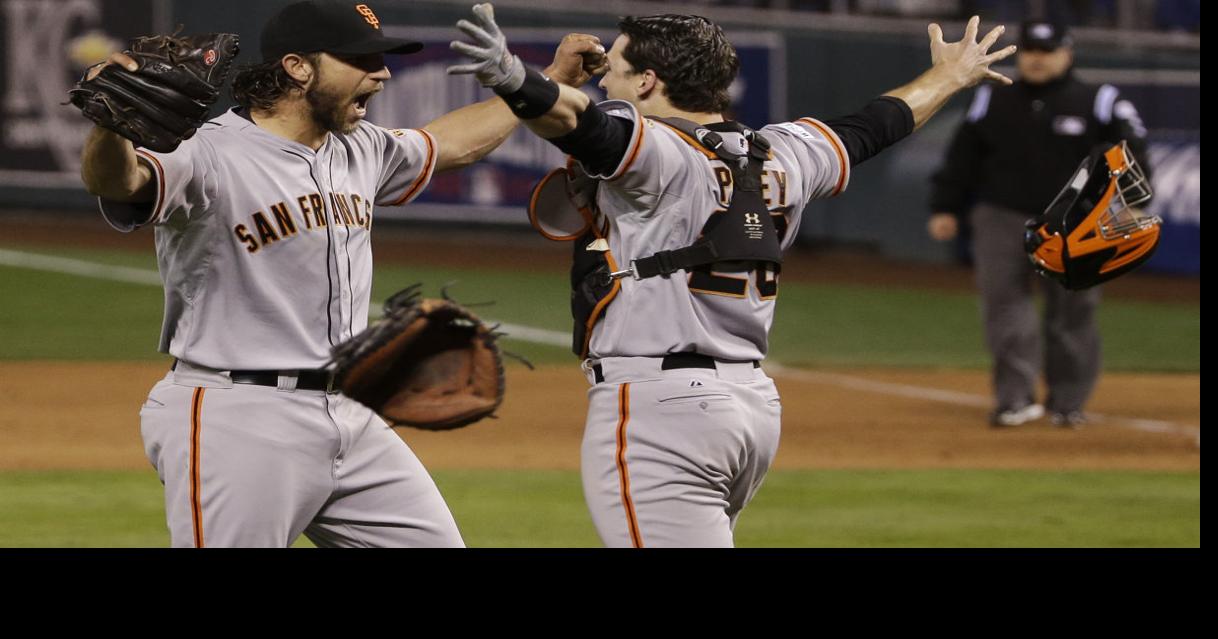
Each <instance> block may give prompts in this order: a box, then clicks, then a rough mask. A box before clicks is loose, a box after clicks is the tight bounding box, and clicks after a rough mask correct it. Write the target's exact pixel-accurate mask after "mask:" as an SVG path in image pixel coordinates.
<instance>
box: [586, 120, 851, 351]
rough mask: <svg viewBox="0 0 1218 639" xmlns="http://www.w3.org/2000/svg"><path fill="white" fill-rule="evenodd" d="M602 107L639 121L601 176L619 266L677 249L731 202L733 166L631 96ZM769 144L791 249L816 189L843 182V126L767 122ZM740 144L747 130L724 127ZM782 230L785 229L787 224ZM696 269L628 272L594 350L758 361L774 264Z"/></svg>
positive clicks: (771, 177)
mask: <svg viewBox="0 0 1218 639" xmlns="http://www.w3.org/2000/svg"><path fill="white" fill-rule="evenodd" d="M599 108H602V109H604V110H606V111H607V112H608V113H610V114H611V115H613V116H616V117H621V118H626V119H629V120H630V121H632V122H633V124H634V131H633V133H632V138H631V139H632V142H631V145H630V147H629V148H628V149H627V151H626V154H625V155H624V156H623V159H622V162H621V164H620V165H619V166H618V167H617V168H616V169H615V170H614V171H613V173H611V174H609V175H594V176H593V177H596V178H599V179H600V180H601V185H600V188H599V189H598V191H597V205H598V209H599V210H600V211H601V213H603V214H605V215H606V216H608V217H609V218H610V219H611V220H612V222H611V224H610V233H609V247H610V250H611V251H612V252H613V255H614V257H615V258H616V259H617V261H618V262H619V264H621V265H622V267H623V268H624V267H625V265H626V264H627V263H629V261H630V260H631V259H636V258H642V257H647V256H649V255H652V254H654V253H655V252H656V251H660V250H664V249H677V248H681V247H684V246H688V245H690V244H692V243H693V242H694V241H695V240H697V239H698V236H699V235H700V233H701V231H702V227H703V225H704V224H705V223H706V220H707V219H708V218H709V217H710V216H711V215H714V214H715V213H716V212H717V211H722V210H724V209H726V208H727V205H728V203H729V202H730V201H731V197H732V185H731V172H730V171H729V170H728V168H727V166H726V165H725V164H723V162H722V161H721V160H719V159H718V158H716V157H715V156H714V155H713V154H711V153H710V152H709V151H706V150H705V149H704V148H703V147H702V146H701V145H700V144H699V143H698V142H697V141H695V140H692V139H689V138H687V137H686V136H685V134H683V133H681V132H679V131H677V130H676V129H674V128H672V127H670V126H668V125H666V124H664V123H662V122H657V121H655V120H650V119H646V118H641V117H639V114H638V111H637V110H635V108H634V107H633V106H631V105H630V103H628V102H623V101H610V102H606V103H602V104H601V105H600V106H599ZM761 132H762V134H763V135H764V136H765V137H766V139H767V140H769V141H770V143H771V145H772V156H773V157H772V158H771V159H770V160H769V161H767V162H766V163H765V171H764V173H763V175H762V196H763V197H764V199H765V201H766V205H767V206H768V207H769V209H770V211H772V212H774V213H781V214H782V215H783V216H784V217H785V220H786V223H785V225H784V226H785V233H783V236H782V238H781V245H782V248H783V249H784V250H785V249H786V248H788V247H789V246H790V245H791V244H792V242H794V239H795V235H796V233H797V232H798V230H799V222H800V216H801V214H802V211H803V209H804V207H805V206H806V205H807V203H808V201H809V200H812V199H814V198H820V197H828V196H831V195H836V194H837V193H840V192H841V191H842V190H843V189H845V188H846V184H847V182H848V181H849V177H850V163H849V161H848V159H847V157H846V153H845V147H844V146H842V143H841V141H840V140H838V139H837V136H836V135H834V133H833V132H832V131H831V130H830V129H829V128H828V127H826V126H825V125H824V124H821V123H820V122H819V121H817V120H813V119H812V118H803V119H801V120H798V121H796V122H788V123H782V124H771V125H769V126H766V127H764V128H762V129H761ZM722 135H723V137H724V138H725V143H726V144H729V145H736V146H737V147H739V148H740V149H741V152H743V151H744V150H745V148H746V147H745V146H744V145H745V144H746V143H745V141H744V138H743V136H741V135H740V134H738V133H722ZM780 230H781V229H780ZM760 278H765V280H767V281H759V276H758V275H756V274H751V275H749V276H747V277H745V276H744V275H743V274H739V273H731V274H713V275H712V276H711V277H709V278H708V277H705V276H704V275H700V274H685V273H682V274H680V275H674V276H672V277H667V278H665V277H653V278H649V279H645V280H637V281H636V280H634V279H632V278H625V279H623V280H622V288H621V292H620V293H619V298H618V299H617V300H615V301H614V302H613V303H612V304H610V305H609V307H608V309H607V311H606V314H605V317H604V319H603V320H602V321H600V322H599V323H598V324H597V326H596V329H595V331H594V333H593V335H592V341H591V346H590V354H591V356H592V357H609V356H619V357H620V356H655V355H663V354H664V353H677V352H689V351H694V352H698V353H701V354H703V355H710V356H712V357H717V358H721V359H729V360H757V359H762V358H764V357H765V355H766V352H767V335H768V334H769V330H770V326H771V324H772V323H773V321H774V299H775V296H774V295H773V291H774V289H775V288H776V285H777V282H776V281H775V279H776V278H775V276H774V274H773V273H767V274H762V275H761V276H760Z"/></svg>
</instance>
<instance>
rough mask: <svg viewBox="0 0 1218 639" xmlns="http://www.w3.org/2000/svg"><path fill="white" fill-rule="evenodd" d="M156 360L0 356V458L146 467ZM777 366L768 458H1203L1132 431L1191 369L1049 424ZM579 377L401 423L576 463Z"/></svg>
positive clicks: (457, 458) (469, 442)
mask: <svg viewBox="0 0 1218 639" xmlns="http://www.w3.org/2000/svg"><path fill="white" fill-rule="evenodd" d="M164 371H165V365H164V364H163V363H160V362H138V363H97V362H0V379H3V380H5V382H4V383H3V384H0V470H9V469H75V468H88V469H96V468H133V469H139V468H148V462H147V460H146V459H145V458H144V455H143V450H142V447H141V444H140V435H139V416H138V411H139V407H140V405H141V404H142V403H143V399H144V397H145V395H146V394H147V391H148V389H149V388H150V387H151V386H152V384H153V383H154V382H155V381H156V380H158V379H159V378H160V377H161V376H162V375H163V374H164ZM843 375H844V376H848V379H846V378H843V377H842V376H843ZM776 379H777V381H778V385H779V389H780V391H781V392H782V394H783V405H784V411H783V412H784V418H783V438H782V444H781V446H780V450H779V454H778V459H777V460H776V462H775V468H1028V469H1051V470H1063V469H1136V470H1190V471H1199V470H1200V469H1201V450H1200V447H1199V443H1198V440H1195V439H1194V438H1193V437H1191V436H1188V435H1185V434H1181V433H1179V432H1146V431H1142V430H1137V429H1136V428H1135V426H1137V425H1138V423H1136V422H1133V421H1131V419H1132V418H1145V419H1154V420H1159V421H1158V422H1155V423H1160V422H1170V423H1172V424H1174V425H1176V426H1179V427H1188V428H1194V429H1199V427H1200V416H1201V406H1200V401H1201V400H1200V397H1201V376H1200V375H1196V374H1194V375H1132V374H1110V375H1106V376H1105V377H1104V378H1103V379H1102V380H1101V382H1100V386H1099V389H1098V391H1097V393H1096V397H1095V399H1094V400H1093V402H1092V403H1091V408H1092V409H1093V410H1095V411H1096V412H1099V413H1103V414H1105V415H1113V416H1120V418H1119V419H1117V418H1111V419H1105V420H1100V421H1097V422H1096V423H1093V424H1091V425H1088V426H1087V427H1086V428H1083V429H1081V430H1078V431H1070V430H1062V429H1057V428H1054V427H1052V426H1050V425H1048V424H1047V423H1039V424H1029V425H1026V426H1022V427H1019V428H1013V429H1006V430H994V429H990V428H988V427H987V426H986V425H985V409H984V408H981V407H961V406H960V405H956V404H951V403H944V402H942V401H934V400H931V399H926V398H916V397H907V396H900V395H895V394H892V393H889V392H886V391H883V390H876V389H863V390H859V389H852V388H849V387H848V386H850V385H852V384H853V385H857V384H854V383H853V382H854V381H857V380H860V379H861V380H867V381H870V382H880V383H887V384H903V385H907V386H906V387H908V386H913V387H917V388H927V389H934V390H943V391H951V392H956V393H969V394H975V395H977V396H980V397H984V396H985V394H986V388H987V382H986V379H985V375H984V374H983V373H981V372H971V371H963V372H962V371H934V370H852V371H842V372H838V373H826V372H824V371H820V372H817V374H816V377H815V379H805V378H804V376H801V375H800V374H799V373H792V374H790V375H777V376H776ZM586 389H587V383H586V382H585V381H584V379H583V377H582V375H581V374H580V373H579V371H578V370H577V368H576V367H575V366H573V365H572V366H550V367H543V368H541V369H539V370H537V371H532V372H530V371H528V370H525V369H524V368H522V367H512V368H510V369H509V375H508V396H507V401H506V402H505V404H504V407H503V409H502V411H501V414H500V418H499V419H498V420H496V421H489V422H484V423H481V424H476V425H474V426H472V427H470V428H466V429H463V430H460V431H454V432H448V433H425V432H421V431H415V430H409V429H401V430H400V431H399V432H400V433H401V434H402V435H403V436H404V438H405V439H406V441H407V442H409V443H410V445H411V446H412V447H413V448H414V449H415V450H416V451H417V452H418V454H419V456H420V457H421V458H422V459H423V462H424V463H425V464H426V465H427V466H429V467H432V468H505V469H506V468H555V469H574V468H577V467H578V464H579V444H580V436H581V430H582V425H583V416H584V410H585V408H586V406H587V404H586V400H585V394H584V392H585V390H586ZM915 394H916V393H915ZM539 407H545V409H544V410H539ZM256 426H257V425H256V424H251V427H256Z"/></svg>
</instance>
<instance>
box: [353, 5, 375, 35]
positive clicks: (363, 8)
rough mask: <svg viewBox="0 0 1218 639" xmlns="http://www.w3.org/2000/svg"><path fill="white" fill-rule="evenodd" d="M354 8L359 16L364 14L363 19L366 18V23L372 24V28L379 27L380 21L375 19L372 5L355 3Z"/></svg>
mask: <svg viewBox="0 0 1218 639" xmlns="http://www.w3.org/2000/svg"><path fill="white" fill-rule="evenodd" d="M355 10H356V11H358V12H359V14H360V15H361V16H364V20H366V21H367V22H368V24H370V25H372V28H373V29H380V28H381V21H380V20H378V19H377V17H376V14H375V13H372V7H369V6H368V5H366V4H357V5H355Z"/></svg>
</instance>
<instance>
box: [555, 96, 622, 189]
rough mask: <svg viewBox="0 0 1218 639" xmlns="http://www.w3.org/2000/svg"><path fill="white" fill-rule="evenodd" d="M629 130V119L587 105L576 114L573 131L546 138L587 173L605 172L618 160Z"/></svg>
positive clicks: (617, 162)
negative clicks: (572, 158) (582, 110)
mask: <svg viewBox="0 0 1218 639" xmlns="http://www.w3.org/2000/svg"><path fill="white" fill-rule="evenodd" d="M633 129H634V125H633V123H632V122H630V121H629V120H625V119H623V118H615V117H613V116H611V115H608V114H606V113H605V112H604V111H601V110H600V109H598V108H596V105H594V104H590V105H588V108H587V109H584V112H583V113H581V114H580V115H579V120H578V121H577V123H576V125H575V129H574V130H572V131H571V132H570V133H567V134H566V135H562V136H559V137H556V138H550V139H549V140H548V141H549V142H550V144H553V145H554V146H556V147H558V148H559V149H561V150H562V151H563V153H566V154H568V155H571V156H573V157H574V158H575V159H576V160H579V163H580V164H582V165H583V166H584V169H586V170H587V171H588V172H589V173H593V174H599V175H608V174H610V173H612V172H613V170H614V169H616V168H617V167H618V165H619V164H621V163H622V158H623V157H624V156H625V155H626V148H627V147H628V146H629V145H630V133H631V131H632V130H633Z"/></svg>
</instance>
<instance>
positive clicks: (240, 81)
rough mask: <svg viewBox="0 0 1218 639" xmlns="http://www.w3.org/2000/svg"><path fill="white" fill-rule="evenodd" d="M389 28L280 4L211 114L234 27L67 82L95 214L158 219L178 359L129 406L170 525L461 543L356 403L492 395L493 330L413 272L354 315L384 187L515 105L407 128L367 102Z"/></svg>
mask: <svg viewBox="0 0 1218 639" xmlns="http://www.w3.org/2000/svg"><path fill="white" fill-rule="evenodd" d="M381 27H382V25H381V22H380V20H379V18H378V17H377V15H376V13H375V11H374V9H373V8H372V7H370V6H369V5H368V4H363V3H361V4H351V3H337V2H324V1H320V0H315V1H306V2H297V3H295V4H291V5H288V6H287V7H285V8H283V9H282V10H281V11H279V12H278V13H277V14H276V15H275V16H273V17H272V18H271V19H270V21H269V22H268V23H267V25H266V27H265V28H264V30H263V32H262V37H261V40H260V44H261V51H260V53H261V61H260V62H257V63H254V64H251V65H248V66H245V67H243V68H241V69H240V70H239V71H238V72H237V73H236V74H235V75H234V77H233V80H232V95H233V98H234V99H235V101H236V102H237V103H238V104H239V105H240V106H238V107H237V108H234V109H232V110H230V111H227V112H225V113H223V114H222V115H220V116H219V117H216V118H213V119H210V120H207V119H206V117H207V115H206V111H207V109H208V108H210V106H211V104H212V102H211V101H212V100H214V98H215V97H216V96H217V95H218V92H219V90H220V87H221V84H222V83H223V81H224V76H225V71H224V70H225V69H226V68H227V67H228V65H229V64H230V63H231V61H232V56H233V55H234V54H235V52H236V40H235V38H233V37H231V36H224V35H212V36H198V37H195V38H178V37H166V38H148V39H141V40H139V41H137V42H136V43H135V44H134V45H133V46H132V48H131V49H130V50H129V51H126V52H124V54H122V55H115V56H112V57H111V58H110V61H109V62H110V64H107V65H103V66H101V67H98V68H95V69H93V70H92V71H91V72H90V73H89V74H88V76H87V77H86V78H85V80H84V81H82V82H81V84H80V86H79V87H78V89H77V90H75V91H73V93H72V95H71V96H70V97H71V100H72V102H73V104H75V105H77V106H78V107H79V108H80V109H81V110H82V111H83V112H84V114H85V115H86V116H87V117H90V118H92V119H93V120H94V121H95V122H97V123H98V124H99V126H98V127H96V128H94V129H93V131H92V132H91V134H90V136H89V139H88V141H87V142H86V144H85V147H84V151H83V168H82V176H83V178H84V182H85V186H86V187H87V188H88V190H89V191H90V192H91V193H93V194H94V195H96V196H98V197H99V200H100V207H101V210H102V213H103V215H104V217H105V218H106V220H107V221H108V222H109V223H110V224H111V225H112V226H114V227H115V228H116V229H118V230H121V231H130V230H133V229H135V228H138V227H141V226H152V227H153V228H154V230H155V234H156V251H157V261H158V266H159V270H160V273H161V277H162V279H163V281H164V286H165V318H164V323H163V328H162V331H161V340H160V346H159V349H160V350H161V351H162V352H164V353H167V354H169V355H172V356H173V358H174V365H173V368H172V370H170V371H168V372H167V374H166V375H165V377H164V378H163V379H162V380H161V381H159V382H158V383H157V384H156V385H155V386H154V387H153V388H152V391H151V392H150V393H149V396H148V399H147V401H146V402H145V404H144V407H143V409H142V410H141V411H140V419H141V434H142V436H143V441H144V447H145V451H146V453H147V455H148V459H149V461H150V462H151V463H152V465H153V466H154V467H155V468H156V470H157V473H158V475H159V476H160V479H161V481H162V482H163V484H164V486H165V511H166V519H167V521H168V526H169V532H170V538H171V542H172V544H173V545H174V546H194V547H203V546H278V547H285V546H289V545H291V544H292V543H293V542H294V541H295V540H296V538H297V537H298V536H300V535H301V534H302V533H303V534H304V535H306V536H307V537H308V538H309V539H310V540H312V541H313V543H315V544H317V545H319V546H416V547H417V546H448V547H452V546H462V545H463V544H464V542H463V540H462V537H461V534H460V532H459V531H458V529H457V526H456V523H455V522H454V520H453V517H452V515H451V513H450V512H449V509H448V506H447V504H446V503H445V502H444V499H443V498H442V497H441V495H440V492H439V490H438V489H437V488H436V485H435V483H434V482H433V481H432V479H431V477H430V476H429V475H428V473H427V471H426V470H425V469H424V468H423V465H422V464H421V463H420V462H419V460H418V458H417V457H416V456H415V454H414V452H413V451H411V449H410V448H409V447H408V446H407V445H406V444H405V443H404V442H403V441H402V438H400V437H399V436H398V435H397V434H396V433H394V431H393V430H392V429H391V428H390V427H389V425H388V424H387V423H386V421H385V419H382V418H381V417H380V416H378V415H377V414H376V413H375V412H374V411H373V410H372V409H371V408H369V407H368V406H366V405H364V404H363V403H360V402H361V401H362V402H365V403H367V404H369V405H371V406H374V407H375V408H377V409H378V410H381V411H383V412H384V414H385V417H386V418H387V419H388V420H390V421H392V422H393V423H403V424H412V425H416V426H424V427H428V426H431V427H434V428H451V427H455V426H457V425H461V424H466V423H471V422H472V421H474V420H476V419H478V418H479V417H480V416H483V415H486V414H489V413H490V412H492V411H493V410H494V407H495V406H497V405H498V402H499V398H500V397H501V393H502V377H501V372H500V369H499V362H498V359H497V350H496V349H495V348H494V344H493V335H491V334H490V329H487V328H485V327H483V326H482V325H481V323H480V322H478V321H477V319H476V318H474V317H473V316H472V315H469V314H468V313H466V312H464V311H462V310H461V309H460V308H459V307H456V306H455V305H453V304H450V303H448V302H441V301H433V300H418V299H417V298H416V297H415V295H414V294H413V293H406V294H404V295H402V296H399V297H396V298H394V299H393V300H391V303H390V304H389V308H388V309H387V313H386V315H387V319H386V320H385V321H384V322H382V323H381V324H379V325H377V326H376V327H374V328H373V329H371V330H370V331H368V332H367V333H366V334H365V333H364V329H365V328H366V326H367V323H368V308H369V299H370V297H371V289H372V249H371V240H370V233H371V229H372V220H373V218H374V217H375V216H376V215H377V214H378V212H379V211H380V210H381V209H380V207H383V206H400V205H404V204H407V203H409V202H410V201H411V200H413V199H414V198H415V197H417V196H418V195H419V193H421V192H422V191H423V189H425V188H426V187H427V185H428V183H429V182H430V180H431V178H432V176H433V175H434V174H435V173H436V172H439V171H446V170H453V169H457V168H460V167H463V166H466V165H468V164H470V163H472V162H474V161H476V160H477V159H479V158H481V157H482V156H483V155H485V154H486V153H488V152H490V151H491V150H492V149H494V148H495V147H496V146H498V145H499V143H501V142H502V141H503V140H504V139H505V138H506V137H507V135H508V134H509V133H510V132H511V131H512V129H513V128H515V126H516V118H515V117H514V116H513V115H512V113H511V111H510V109H509V108H508V106H507V105H505V104H504V103H503V102H502V100H499V99H498V98H494V99H492V100H488V101H486V102H482V103H479V104H474V105H470V106H467V107H464V108H461V109H458V110H456V111H453V112H452V113H449V114H447V115H444V116H442V117H440V118H438V119H436V120H435V121H433V122H431V123H429V124H427V125H426V126H425V127H423V128H421V129H387V128H383V127H380V126H375V125H373V124H370V123H368V122H366V121H365V119H364V118H365V116H366V115H367V107H368V104H369V102H370V101H371V100H372V99H373V98H374V97H375V96H376V95H377V94H378V93H379V92H380V91H381V90H383V89H384V88H385V83H386V82H387V81H388V80H389V79H390V72H389V69H388V68H387V67H386V66H385V56H386V55H387V54H395V55H402V54H409V53H414V52H417V51H419V50H420V49H421V48H422V45H421V44H420V43H418V42H415V41H413V40H406V39H400V38H392V37H389V36H387V35H385V34H384V33H383V31H382V28H381ZM230 45H231V46H230ZM587 46H589V45H588V43H587V42H582V41H579V40H576V39H572V40H568V41H565V42H564V43H563V44H562V46H560V47H559V50H558V53H557V55H556V60H555V64H554V65H552V66H551V67H550V68H549V69H548V71H549V72H550V73H551V75H550V77H552V78H555V79H556V80H559V81H561V80H563V79H564V78H567V77H569V76H570V71H569V69H570V67H571V65H572V64H574V69H575V71H576V72H578V68H579V66H580V63H581V61H582V59H581V58H580V55H579V52H580V50H581V48H586V47H587ZM211 52H214V54H212V53H211ZM204 85H206V90H204ZM168 149H172V150H168ZM353 339H354V340H355V341H353V342H352V341H351V340H353ZM331 363H334V364H335V368H329V365H330V364H331ZM340 389H341V390H342V391H344V392H339V390H340ZM357 400H359V401H357Z"/></svg>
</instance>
